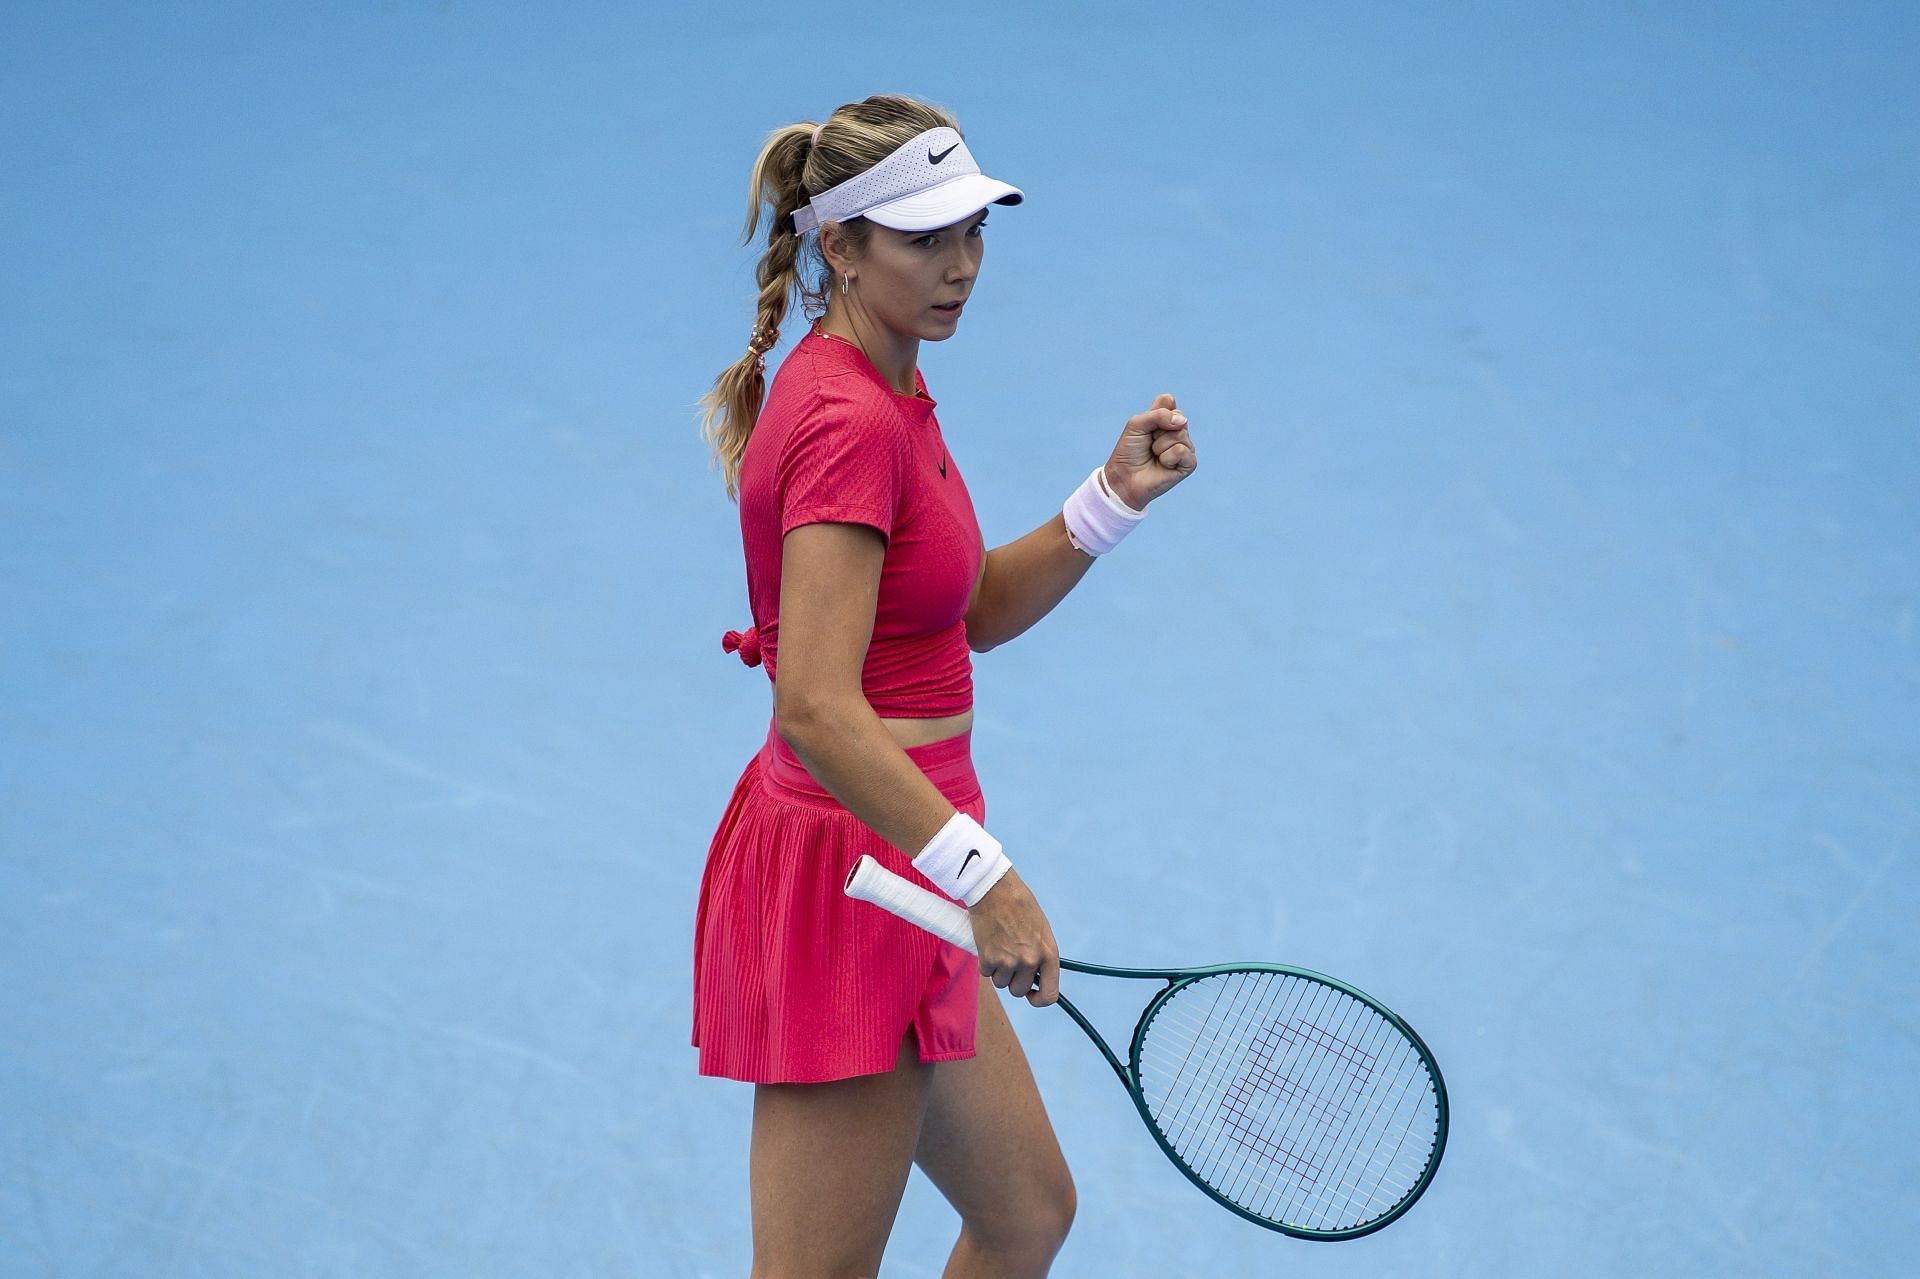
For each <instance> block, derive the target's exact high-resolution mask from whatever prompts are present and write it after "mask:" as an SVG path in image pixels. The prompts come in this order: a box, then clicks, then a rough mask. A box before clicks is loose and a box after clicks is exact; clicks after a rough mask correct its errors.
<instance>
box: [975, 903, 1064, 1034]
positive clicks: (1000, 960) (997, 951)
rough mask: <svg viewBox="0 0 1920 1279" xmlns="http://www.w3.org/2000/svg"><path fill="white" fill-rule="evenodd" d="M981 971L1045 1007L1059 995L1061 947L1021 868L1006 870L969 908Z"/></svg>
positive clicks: (1012, 992)
mask: <svg viewBox="0 0 1920 1279" xmlns="http://www.w3.org/2000/svg"><path fill="white" fill-rule="evenodd" d="M967 918H968V921H969V922H970V923H972V925H973V942H974V946H975V948H976V949H977V950H978V951H979V954H980V972H981V975H983V976H985V977H987V978H989V979H990V980H991V981H992V982H993V984H994V985H995V986H998V987H999V988H1000V989H1001V990H1004V991H1006V992H1007V993H1008V994H1010V995H1012V996H1014V997H1015V998H1016V999H1025V1000H1026V1001H1027V1002H1028V1003H1030V1004H1032V1005H1033V1006H1034V1007H1035V1008H1045V1007H1046V1006H1047V1005H1048V1004H1051V1003H1053V1002H1054V1001H1055V1000H1056V999H1058V998H1059V997H1060V946H1059V944H1058V943H1057V942H1055V941H1054V940H1053V925H1051V924H1049V923H1048V922H1047V917H1046V915H1045V914H1044V913H1043V912H1042V911H1041V909H1040V903H1039V902H1037V901H1035V900H1034V898H1033V894H1032V893H1031V892H1029V891H1028V889H1027V885H1026V882H1025V881H1024V880H1022V879H1021V878H1020V872H1019V871H1016V870H1008V871H1007V873H1006V874H1004V875H1002V876H1001V877H1000V882H999V883H997V884H995V885H994V886H993V887H992V888H989V889H988V890H987V895H986V896H985V897H982V898H981V899H980V900H979V901H977V902H975V903H974V904H973V908H972V909H971V910H969V911H968V912H967Z"/></svg>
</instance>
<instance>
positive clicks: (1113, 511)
mask: <svg viewBox="0 0 1920 1279" xmlns="http://www.w3.org/2000/svg"><path fill="white" fill-rule="evenodd" d="M1106 472H1107V468H1106V467H1105V466H1096V467H1094V468H1093V474H1091V475H1089V476H1087V478H1086V479H1084V480H1082V481H1081V483H1080V487H1079V488H1077V489H1075V490H1074V491H1073V495H1072V496H1071V497H1069V498H1068V499H1067V504H1066V505H1065V506H1064V507H1062V508H1061V510H1060V514H1061V515H1062V516H1063V517H1065V519H1066V521H1067V540H1068V541H1069V542H1072V543H1073V545H1074V549H1076V550H1080V551H1085V552H1086V553H1087V554H1088V555H1093V556H1100V555H1105V554H1106V553H1107V552H1108V551H1111V550H1112V549H1113V548H1114V547H1116V546H1118V545H1120V539H1121V538H1123V537H1125V536H1126V535H1127V534H1129V533H1131V532H1133V530H1134V527H1135V526H1136V525H1138V524H1139V523H1140V521H1141V520H1144V519H1146V518H1147V513H1146V512H1145V511H1136V510H1134V509H1133V508H1132V507H1131V506H1128V505H1127V504H1126V503H1125V502H1122V501H1121V500H1120V499H1119V498H1117V497H1115V496H1114V495H1113V492H1112V491H1111V490H1110V489H1108V488H1107V474H1106Z"/></svg>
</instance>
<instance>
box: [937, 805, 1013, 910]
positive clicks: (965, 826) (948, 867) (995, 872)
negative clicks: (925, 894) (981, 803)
mask: <svg viewBox="0 0 1920 1279" xmlns="http://www.w3.org/2000/svg"><path fill="white" fill-rule="evenodd" d="M1012 865H1013V863H1011V862H1009V861H1008V860H1007V854H1006V850H1005V849H1003V848H1002V847H1001V846H1000V841H999V840H997V839H995V838H994V837H993V836H991V835H989V834H987V832H986V829H985V828H984V827H982V826H981V825H980V823H979V822H976V821H974V820H973V818H971V817H969V816H967V815H966V814H965V813H962V812H958V811H956V812H955V813H954V814H953V816H951V817H949V818H947V824H946V825H944V826H942V827H941V828H940V829H939V830H938V831H936V832H935V833H934V836H933V838H932V839H930V840H928V841H927V846H926V847H925V848H923V849H921V850H920V852H919V853H918V854H917V855H916V856H915V857H914V859H913V868H914V869H915V870H917V871H919V872H920V873H921V874H922V875H925V876H926V877H927V878H928V879H929V880H931V881H933V885H934V887H936V888H938V889H939V890H940V891H941V892H944V893H948V894H951V895H952V896H954V897H958V898H959V899H960V900H961V901H963V902H965V903H966V904H967V905H969V906H974V905H978V904H979V901H980V899H981V898H982V897H985V896H986V895H987V890H988V889H989V888H992V887H993V886H994V885H995V884H997V883H999V882H1000V877H1001V876H1002V875H1004V874H1006V873H1007V871H1008V870H1009V869H1010V868H1011V867H1012Z"/></svg>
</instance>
